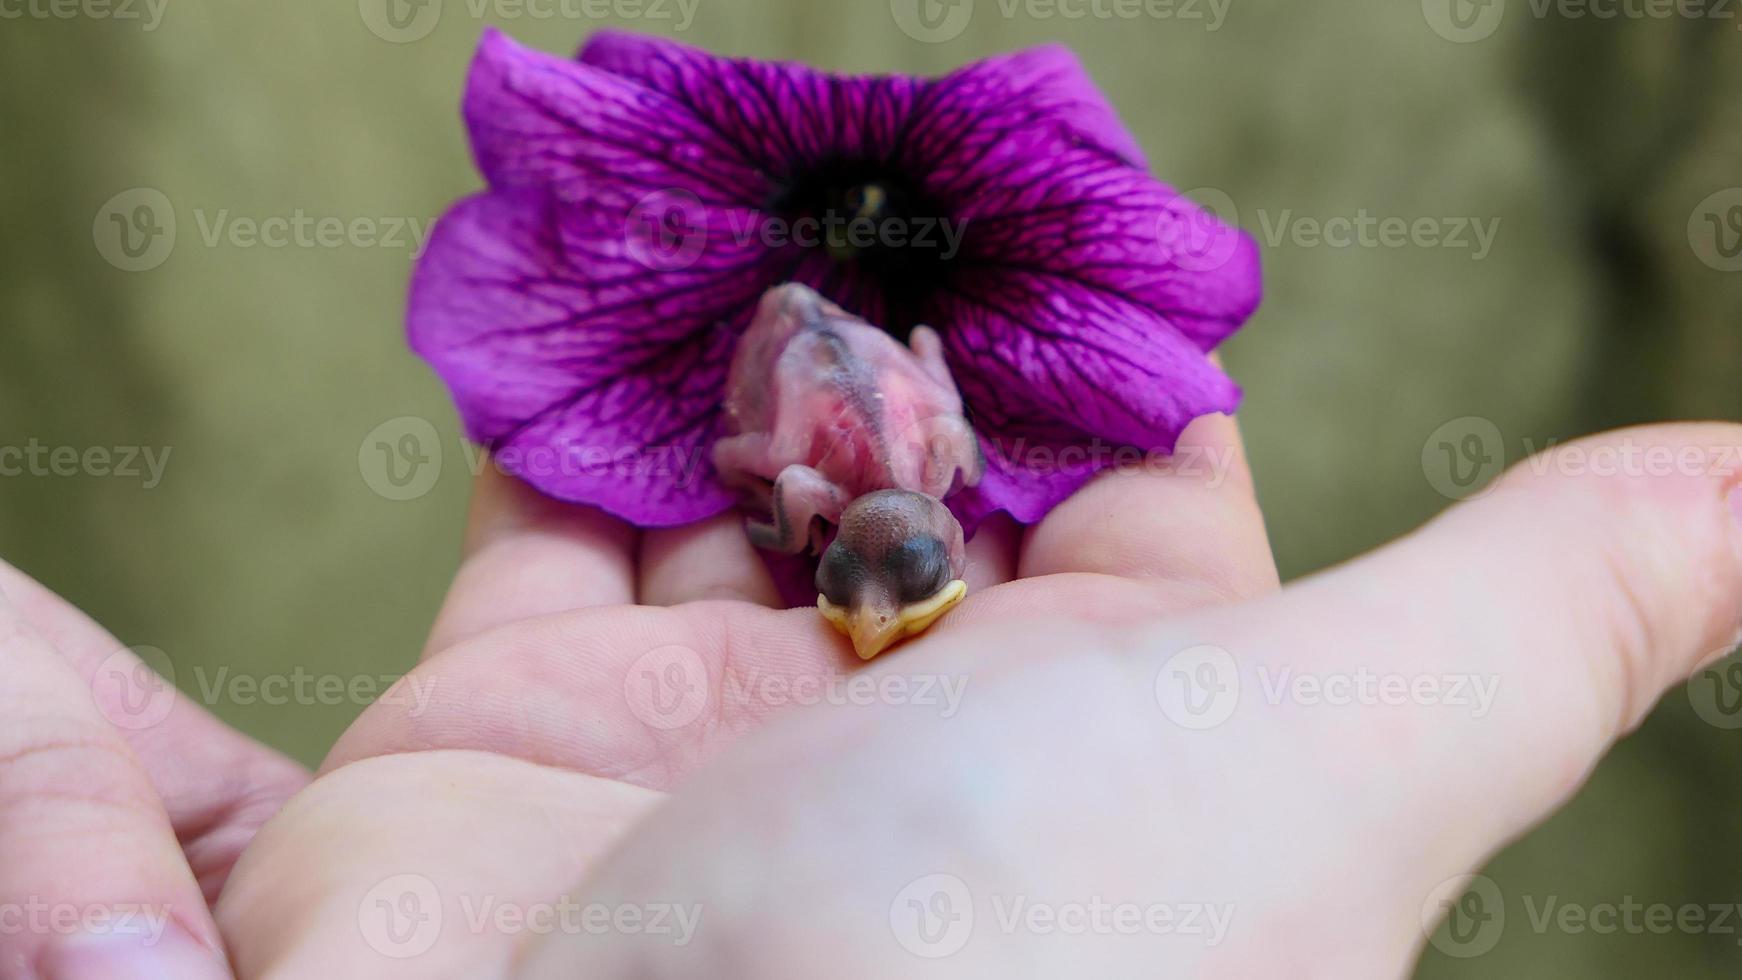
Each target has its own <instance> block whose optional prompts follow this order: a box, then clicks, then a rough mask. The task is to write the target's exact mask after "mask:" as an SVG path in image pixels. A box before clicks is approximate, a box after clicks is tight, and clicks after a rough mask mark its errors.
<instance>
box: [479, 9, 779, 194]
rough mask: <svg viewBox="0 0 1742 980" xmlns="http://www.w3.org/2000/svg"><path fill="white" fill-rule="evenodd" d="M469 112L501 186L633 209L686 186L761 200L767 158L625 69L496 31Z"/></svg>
mask: <svg viewBox="0 0 1742 980" xmlns="http://www.w3.org/2000/svg"><path fill="white" fill-rule="evenodd" d="M465 117H466V125H467V128H468V129H469V130H470V131H471V135H472V149H473V153H474V154H475V155H476V156H477V160H478V168H479V169H480V170H481V171H483V173H484V177H485V179H487V180H488V181H489V182H490V185H491V186H492V187H496V188H503V189H507V188H516V187H532V188H544V189H547V190H549V191H550V192H551V193H553V194H555V195H556V196H557V197H559V198H562V199H563V200H565V201H572V202H582V203H585V202H600V203H604V204H606V205H610V206H618V207H624V206H633V204H634V202H637V201H640V200H641V199H643V198H645V197H646V196H648V195H650V194H654V193H657V192H662V191H672V190H676V189H681V190H684V191H687V192H688V193H690V194H693V195H695V196H696V197H697V198H698V199H700V200H701V201H702V202H704V203H706V204H709V205H716V206H722V207H734V206H747V207H760V206H762V204H763V197H764V196H765V195H766V194H767V193H768V192H769V191H770V190H771V189H772V185H770V184H769V180H768V176H767V174H766V172H765V170H764V166H765V164H764V162H763V161H760V160H757V159H753V158H752V157H750V156H748V155H747V154H746V152H745V147H743V146H741V145H740V144H738V143H736V142H734V141H732V140H729V139H726V138H724V137H723V136H722V135H721V133H720V132H719V131H718V129H717V128H715V126H714V125H713V124H712V122H711V121H710V120H706V119H703V118H699V117H697V116H696V115H695V114H694V113H692V112H691V111H690V110H689V109H687V108H686V107H684V106H683V105H680V104H679V103H677V102H676V101H674V100H672V99H670V98H668V97H666V96H664V95H662V94H660V93H658V92H655V91H653V90H652V89H649V88H646V87H644V86H642V85H638V84H636V83H634V82H632V81H629V80H627V79H625V78H623V77H622V76H619V75H615V74H612V73H610V72H606V71H602V70H600V69H597V68H592V67H589V66H586V65H581V64H576V63H574V62H572V61H567V60H564V59H562V58H555V57H552V56H550V55H547V54H543V53H540V52H537V51H532V50H529V49H527V48H523V47H521V46H520V45H518V44H515V43H514V42H513V41H511V40H509V39H508V38H507V37H505V36H503V35H502V34H500V33H498V32H496V31H495V30H490V31H488V32H486V33H485V35H484V40H483V42H482V44H480V45H479V47H478V54H477V57H476V58H475V59H474V60H473V63H472V71H471V74H470V76H469V79H468V82H467V86H466V100H465Z"/></svg>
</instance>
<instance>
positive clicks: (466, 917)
mask: <svg viewBox="0 0 1742 980" xmlns="http://www.w3.org/2000/svg"><path fill="white" fill-rule="evenodd" d="M659 799H660V795H659V794H657V793H654V792H652V791H649V790H645V789H640V788H638V787H634V786H625V785H623V784H622V783H615V782H610V781H607V780H601V779H597V778H594V777H590V776H583V775H580V774H577V773H569V772H561V771H558V770H555V769H549V768H546V767H543V766H535V765H531V764H529V763H526V762H521V761H518V760H515V759H506V758H501V757H499V756H491V755H485V754H482V753H476V752H432V753H425V754H421V755H412V756H396V757H394V758H390V759H376V760H371V761H369V762H365V763H362V764H359V765H356V766H351V767H348V768H346V769H344V770H341V771H339V772H335V773H332V774H330V775H327V776H324V777H322V778H321V779H320V780H319V781H317V782H316V783H315V784H314V785H312V786H310V787H309V789H308V790H307V791H306V792H304V793H303V794H301V795H300V796H298V797H297V798H296V799H295V800H294V801H292V802H291V804H290V806H289V807H287V808H286V809H285V812H284V814H283V815H282V816H281V817H280V818H279V819H277V820H274V821H273V822H272V824H271V826H269V827H268V828H267V829H266V831H265V832H264V833H262V834H261V835H260V839H259V840H258V841H257V842H256V843H255V846H254V847H252V848H250V849H249V852H248V855H247V856H246V857H245V858H244V859H243V860H242V862H241V864H240V866H239V867H238V868H237V870H236V877H235V882H234V884H232V885H231V887H230V890H229V891H228V892H227V893H226V894H225V896H224V898H223V900H222V901H221V902H220V903H219V905H218V910H217V914H218V921H219V922H220V923H221V924H222V925H223V929H224V935H225V937H226V938H227V939H228V940H229V942H230V946H231V949H232V951H233V956H234V958H235V963H236V968H237V972H238V974H240V975H241V976H244V977H335V978H339V977H347V978H348V977H368V978H370V980H394V978H402V977H403V978H418V980H421V978H425V977H466V978H468V980H486V978H491V977H502V976H506V975H507V973H508V971H509V964H510V963H511V962H512V961H513V959H514V958H515V955H516V953H517V951H518V949H519V948H520V947H521V946H522V945H523V944H524V943H525V942H526V941H527V939H528V937H530V936H532V935H535V934H538V933H541V932H544V931H548V930H552V929H554V930H558V931H575V932H582V931H584V930H586V929H588V928H589V927H593V928H596V927H597V924H596V920H594V919H590V918H583V917H582V913H583V911H584V910H583V909H581V908H579V907H578V906H577V905H576V904H575V903H573V902H571V901H570V900H569V898H568V895H566V894H565V893H564V889H565V888H570V887H571V886H572V885H573V883H574V882H575V881H577V880H578V879H579V878H581V877H582V876H583V875H584V874H585V873H586V871H587V869H588V868H589V867H590V865H591V864H592V863H593V861H595V860H596V859H597V857H598V855H599V854H600V853H601V852H602V851H604V849H605V848H607V847H609V846H610V845H611V844H612V843H613V842H614V841H615V840H616V839H617V837H618V835H619V834H621V833H622V831H623V829H624V828H625V827H626V826H628V825H629V824H630V823H631V822H632V821H634V820H636V819H638V818H639V817H640V816H641V815H642V814H643V813H645V812H646V811H647V810H648V809H649V808H651V807H652V806H654V805H655V804H657V803H658V802H659ZM432 801H439V802H440V805H439V806H434V805H432ZM480 828H488V830H487V832H482V833H481V832H480ZM287 883H294V887H286V885H287ZM648 911H649V914H650V915H651V914H654V913H655V912H656V911H657V910H652V909H650V910H648ZM685 911H686V913H687V912H688V910H687V909H686V910H685ZM686 921H688V922H690V923H691V927H692V928H693V926H694V924H695V922H696V920H695V918H694V916H693V915H692V916H690V917H689V918H688V919H687V920H686Z"/></svg>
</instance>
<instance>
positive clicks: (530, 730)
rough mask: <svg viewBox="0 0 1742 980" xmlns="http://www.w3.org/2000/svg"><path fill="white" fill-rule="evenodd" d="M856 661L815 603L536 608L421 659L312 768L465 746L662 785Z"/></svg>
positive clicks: (826, 687)
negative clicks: (546, 612) (537, 614)
mask: <svg viewBox="0 0 1742 980" xmlns="http://www.w3.org/2000/svg"><path fill="white" fill-rule="evenodd" d="M858 663H859V661H858V659H857V658H856V657H854V656H853V654H852V650H851V647H849V646H847V645H846V643H845V640H844V639H843V638H842V637H840V636H838V635H837V634H835V632H834V631H833V630H832V629H831V628H830V627H829V626H828V624H827V623H825V622H824V621H823V620H822V618H821V617H820V616H818V615H817V613H816V610H814V609H808V610H807V609H792V610H778V611H777V610H772V609H766V608H761V607H757V606H751V605H747V604H743V603H731V602H698V603H689V604H686V605H683V606H675V607H671V608H658V607H651V606H635V607H614V608H610V609H589V610H581V611H578V612H571V613H562V614H557V615H553V616H546V617H544V618H542V619H536V620H527V621H523V622H518V623H514V624H511V625H509V626H506V627H502V628H500V629H498V630H494V631H492V632H490V633H487V634H484V635H481V636H477V637H474V638H472V639H470V640H466V641H464V642H461V643H459V644H457V645H455V646H454V647H452V648H450V649H449V650H447V651H444V652H443V653H440V654H438V655H436V656H435V657H432V658H431V659H429V660H427V661H425V662H424V663H422V664H420V665H419V666H418V667H417V668H416V669H415V670H413V671H412V672H411V673H410V674H409V675H407V676H406V677H405V678H403V679H402V680H401V681H400V682H399V683H398V684H396V685H395V686H394V688H392V689H390V690H389V691H388V692H387V693H386V694H385V695H384V696H383V697H381V698H380V699H378V700H377V701H376V703H374V704H372V705H370V706H369V708H368V709H366V710H365V711H364V712H363V714H362V715H361V716H360V717H359V718H358V719H357V721H356V722H355V723H354V724H352V726H351V727H350V729H348V730H347V731H346V732H345V734H344V735H343V736H341V737H340V739H339V741H338V743H337V744H336V745H335V746H334V747H333V751H332V753H331V754H330V755H329V756H328V758H327V760H326V762H325V763H324V765H323V766H322V772H331V771H332V770H334V769H336V768H338V767H340V766H344V765H348V764H350V763H353V762H356V761H359V760H361V759H367V758H371V757H374V756H381V755H389V754H395V753H405V752H421V751H426V750H430V749H468V750H476V751H482V752H492V753H497V754H501V755H508V756H513V757H515V758H519V759H524V760H526V761H528V762H534V763H538V764H540V765H549V766H556V767H560V768H564V769H573V770H578V771H580V772H584V773H589V774H592V775H597V776H604V777H608V778H612V779H620V780H623V781H626V782H631V783H635V784H637V785H641V786H648V787H652V788H655V789H665V788H667V787H669V786H671V785H673V784H675V783H676V782H677V781H679V780H681V779H683V778H684V777H685V776H687V775H688V774H689V773H690V772H692V771H693V770H694V769H695V768H696V767H697V766H699V765H701V764H702V763H704V762H705V761H706V760H708V759H710V758H712V757H713V756H715V755H716V754H718V753H719V751H721V750H722V749H723V748H724V747H725V746H727V745H729V744H731V742H733V741H734V740H735V739H736V738H737V737H738V736H740V735H741V734H743V733H744V732H746V731H749V730H752V729H754V728H757V727H760V726H761V725H762V724H763V722H764V721H766V720H767V719H768V718H769V717H771V716H773V715H774V714H775V713H777V712H779V711H782V710H784V709H786V708H789V707H792V706H795V705H800V704H806V703H815V702H817V701H820V700H823V699H824V698H825V697H826V696H827V695H828V692H829V691H830V690H831V688H830V685H831V684H834V683H836V682H837V680H838V678H840V677H842V676H844V674H845V672H846V671H847V670H848V669H850V668H851V667H853V666H855V665H857V664H858ZM915 663H918V661H915ZM914 669H923V668H921V667H915V668H914Z"/></svg>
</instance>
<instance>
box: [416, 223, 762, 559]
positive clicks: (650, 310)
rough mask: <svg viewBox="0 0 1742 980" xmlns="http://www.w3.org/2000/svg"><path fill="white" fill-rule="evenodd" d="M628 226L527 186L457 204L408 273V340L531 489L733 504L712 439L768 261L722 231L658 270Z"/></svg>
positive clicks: (692, 511) (650, 515) (628, 502)
mask: <svg viewBox="0 0 1742 980" xmlns="http://www.w3.org/2000/svg"><path fill="white" fill-rule="evenodd" d="M623 220H624V219H623V218H622V217H616V218H615V219H614V220H613V219H612V218H611V217H606V216H604V212H579V213H577V212H576V211H575V210H574V209H571V208H560V207H557V206H553V205H552V204H551V202H549V201H548V199H546V198H544V197H543V196H542V195H539V194H536V193H531V192H513V193H510V192H497V193H491V194H484V195H479V196H477V197H473V198H469V199H467V200H466V201H463V202H461V203H460V204H459V205H457V206H456V207H455V208H454V209H453V210H452V211H450V212H449V213H448V214H447V215H446V216H444V217H443V218H442V220H441V221H440V222H438V223H437V225H436V229H435V232H434V234H433V235H432V236H431V238H430V242H429V247H428V249H427V251H426V252H425V254H424V257H423V259H422V261H420V262H419V264H418V268H417V273H416V275H415V276H414V278H413V281H412V289H411V297H410V303H409V310H408V315H407V322H408V325H409V334H410V340H411V345H412V347H413V349H415V350H416V351H417V352H418V353H419V354H421V355H423V357H424V358H425V359H427V360H428V361H429V362H430V363H431V364H432V365H433V366H434V367H435V369H436V371H437V373H438V374H440V375H441V376H442V378H443V379H444V380H445V381H446V382H447V383H448V386H449V388H450V389H451V390H452V392H453V396H454V401H455V404H456V405H457V406H458V408H459V411H460V414H461V418H462V419H463V421H464V423H465V426H466V430H467V432H468V434H469V435H470V436H471V437H472V438H473V439H475V440H477V441H478V442H480V443H483V444H485V445H488V446H491V447H492V448H493V450H494V451H495V452H496V453H497V454H498V456H499V457H502V458H503V465H504V466H505V467H506V468H512V469H514V470H516V471H517V475H520V476H521V477H522V478H524V479H525V480H527V481H528V482H530V483H532V484H533V485H534V486H536V487H538V488H539V489H540V490H543V491H544V492H546V493H548V494H550V495H552V496H555V497H559V498H562V499H565V500H578V501H585V502H588V503H592V504H596V505H598V506H600V507H603V508H605V509H606V510H608V511H610V512H612V513H614V514H617V515H619V516H621V517H623V518H625V519H627V520H630V521H633V522H635V523H638V524H643V525H666V524H679V523H684V522H688V521H694V520H700V519H702V518H705V517H708V516H711V515H713V514H717V513H719V512H720V511H721V510H724V509H725V508H726V507H727V506H729V505H730V502H731V501H730V498H729V497H728V495H727V494H726V493H725V491H724V490H723V489H722V488H720V487H719V486H718V485H717V483H716V481H715V479H714V476H713V468H712V463H711V460H710V458H709V450H710V447H711V446H712V444H713V441H714V439H715V438H716V437H717V432H716V423H717V410H718V405H719V398H720V390H721V388H722V387H723V385H724V383H725V372H726V365H727V363H728V361H729V359H730V357H731V349H732V345H733V344H734V342H735V341H736V338H737V334H738V333H739V331H741V330H742V329H743V323H742V322H741V321H742V319H743V318H744V316H746V315H747V312H748V311H749V310H751V309H752V308H753V306H754V304H755V301H756V299H757V297H758V295H759V294H760V293H761V292H762V284H763V282H764V281H765V280H766V278H767V276H768V275H769V273H767V272H764V271H762V269H761V265H762V264H763V263H765V262H766V261H767V255H766V253H764V252H762V251H761V250H760V249H756V248H754V247H751V248H743V249H737V250H733V249H731V248H730V247H729V245H730V243H729V241H728V242H727V243H726V245H725V246H723V247H718V248H712V249H710V250H707V251H704V252H702V253H701V254H699V255H697V256H695V257H694V260H693V262H692V263H691V264H689V265H686V266H684V267H683V268H677V269H671V270H668V271H663V272H662V271H660V270H658V269H650V268H648V267H647V266H646V265H645V264H643V263H642V262H641V261H639V260H638V259H637V257H636V256H635V255H633V254H632V253H631V250H630V249H629V248H628V247H627V246H626V244H625V238H624V234H623V230H622V229H623V227H624V225H623ZM716 237H719V236H716ZM711 244H718V243H717V242H711Z"/></svg>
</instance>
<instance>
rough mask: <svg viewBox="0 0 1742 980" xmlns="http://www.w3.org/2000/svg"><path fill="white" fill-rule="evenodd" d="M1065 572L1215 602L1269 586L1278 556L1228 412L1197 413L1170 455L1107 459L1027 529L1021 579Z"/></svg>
mask: <svg viewBox="0 0 1742 980" xmlns="http://www.w3.org/2000/svg"><path fill="white" fill-rule="evenodd" d="M1065 572H1090V573H1097V574H1103V575H1114V576H1119V577H1121V578H1128V579H1135V580H1139V581H1143V582H1150V583H1155V584H1157V585H1160V586H1163V587H1168V588H1172V589H1175V590H1180V589H1186V590H1190V591H1194V592H1198V593H1202V594H1205V595H1207V596H1214V597H1219V598H1220V600H1221V601H1223V602H1226V601H1230V600H1238V599H1247V598H1252V597H1254V596H1259V595H1263V594H1265V593H1268V592H1272V591H1275V589H1276V587H1277V574H1276V560H1275V559H1274V558H1273V557H1272V555H1271V552H1270V542H1269V539H1268V537H1267V536H1266V534H1265V530H1264V516H1263V514H1262V513H1260V511H1259V509H1258V502H1257V499H1256V498H1255V497H1254V496H1253V492H1252V477H1251V473H1250V471H1249V470H1248V468H1247V464H1246V456H1245V452H1244V450H1243V448H1242V446H1241V442H1240V433H1239V429H1238V427H1237V426H1236V425H1235V423H1234V420H1233V419H1231V418H1229V417H1228V416H1225V415H1207V416H1204V417H1202V418H1199V419H1197V420H1196V421H1194V422H1192V424H1191V425H1189V426H1187V427H1186V430H1185V432H1184V433H1183V434H1182V435H1181V436H1180V440H1179V444H1178V446H1176V447H1175V450H1174V453H1173V455H1172V456H1169V457H1166V458H1160V459H1148V460H1145V461H1143V462H1140V463H1137V464H1135V465H1129V466H1127V465H1118V466H1115V467H1114V468H1113V469H1111V470H1109V471H1108V472H1105V473H1102V474H1101V475H1100V476H1098V477H1096V478H1095V479H1094V480H1091V481H1090V482H1089V483H1088V485H1086V486H1084V487H1083V488H1082V489H1081V490H1078V491H1077V492H1076V493H1075V494H1073V495H1072V496H1071V497H1070V498H1069V499H1067V500H1066V501H1065V502H1064V503H1061V504H1059V505H1058V507H1056V508H1054V509H1053V511H1052V513H1050V514H1048V515H1047V516H1046V517H1045V518H1043V519H1042V520H1041V522H1040V523H1039V524H1037V525H1035V526H1034V527H1032V528H1030V529H1029V532H1028V536H1027V539H1026V540H1025V541H1024V543H1023V548H1022V560H1021V564H1020V566H1019V574H1020V575H1021V577H1023V578H1032V577H1036V576H1041V575H1051V574H1058V573H1065Z"/></svg>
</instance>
